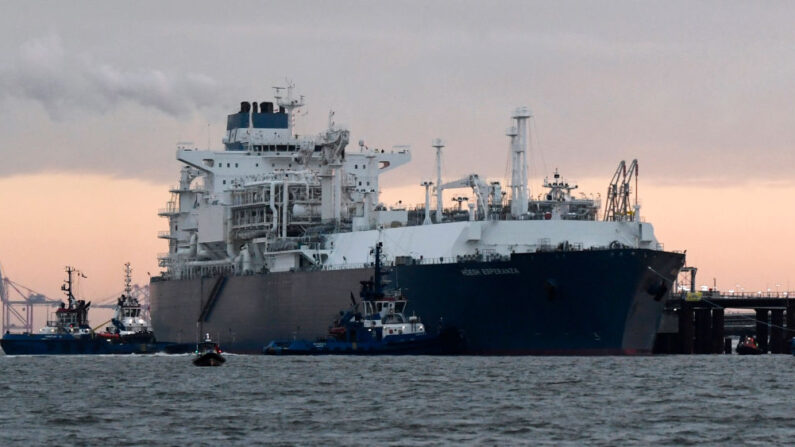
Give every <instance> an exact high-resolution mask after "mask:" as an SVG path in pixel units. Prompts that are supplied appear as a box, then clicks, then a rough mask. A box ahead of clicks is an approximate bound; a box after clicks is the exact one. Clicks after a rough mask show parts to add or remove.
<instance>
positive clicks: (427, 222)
mask: <svg viewBox="0 0 795 447" xmlns="http://www.w3.org/2000/svg"><path fill="white" fill-rule="evenodd" d="M431 185H433V182H429V181H427V180H426V181H424V182H422V183H420V186H424V187H425V219H424V220H423V221H422V224H423V225H430V224H431V223H432V222H431V209H430V208H431Z"/></svg>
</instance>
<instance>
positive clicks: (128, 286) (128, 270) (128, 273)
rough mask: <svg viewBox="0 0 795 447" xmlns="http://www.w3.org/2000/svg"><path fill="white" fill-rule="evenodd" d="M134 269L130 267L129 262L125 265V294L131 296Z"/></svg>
mask: <svg viewBox="0 0 795 447" xmlns="http://www.w3.org/2000/svg"><path fill="white" fill-rule="evenodd" d="M131 283H132V268H131V267H130V263H129V262H127V263H125V264H124V294H125V295H127V296H130V293H132V286H131Z"/></svg>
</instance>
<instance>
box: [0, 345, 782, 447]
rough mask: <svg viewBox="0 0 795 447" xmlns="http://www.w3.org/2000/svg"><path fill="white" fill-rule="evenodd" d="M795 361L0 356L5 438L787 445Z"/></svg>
mask: <svg viewBox="0 0 795 447" xmlns="http://www.w3.org/2000/svg"><path fill="white" fill-rule="evenodd" d="M793 371H795V358H793V357H792V356H788V355H776V356H773V355H766V356H757V357H740V356H736V355H731V356H718V355H714V356H659V357H304V358H278V357H265V356H236V355H230V356H228V361H227V363H226V365H224V366H222V367H219V368H196V367H194V366H192V365H191V363H190V357H189V356H166V355H162V356H160V355H156V356H118V357H112V356H79V357H9V356H2V355H0V408H2V411H0V445H2V446H10V445H142V446H154V445H175V446H182V445H364V444H370V445H378V446H381V445H445V444H466V445H556V446H557V445H611V446H612V445H677V446H678V445H721V446H723V445H793V444H795V405H794V402H795V399H793V389H795V387H794V386H793V378H794V377H795V374H793Z"/></svg>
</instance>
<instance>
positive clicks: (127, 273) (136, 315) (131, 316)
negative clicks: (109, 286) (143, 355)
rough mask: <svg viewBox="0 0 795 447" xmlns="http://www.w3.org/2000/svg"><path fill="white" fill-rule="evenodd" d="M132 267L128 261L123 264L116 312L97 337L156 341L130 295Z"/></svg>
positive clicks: (124, 340) (138, 306) (112, 341)
mask: <svg viewBox="0 0 795 447" xmlns="http://www.w3.org/2000/svg"><path fill="white" fill-rule="evenodd" d="M131 284H132V269H131V268H130V263H129V262H128V263H126V264H124V292H123V293H122V295H121V297H119V299H118V301H117V302H116V314H115V315H114V316H113V318H112V319H111V320H110V321H111V326H108V327H106V328H105V330H104V331H103V332H99V333H97V337H100V338H102V339H105V340H106V341H108V342H110V343H114V344H120V343H156V342H157V340H155V334H154V332H152V329H151V327H150V326H149V323H148V322H147V321H146V320H145V319H144V318H143V314H142V312H141V310H142V309H141V304H140V303H139V302H138V299H137V298H135V297H134V296H132V285H131Z"/></svg>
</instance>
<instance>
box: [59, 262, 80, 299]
mask: <svg viewBox="0 0 795 447" xmlns="http://www.w3.org/2000/svg"><path fill="white" fill-rule="evenodd" d="M72 273H74V274H77V275H80V276H81V277H83V278H86V275H84V274H83V272H81V271H80V270H77V269H76V268H74V267H72V266H69V265H67V266H66V281H64V283H63V284H61V290H62V291H63V292H64V294H65V295H66V298H67V299H68V300H69V309H74V307H75V296H74V295H73V294H72V282H73V281H72Z"/></svg>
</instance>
